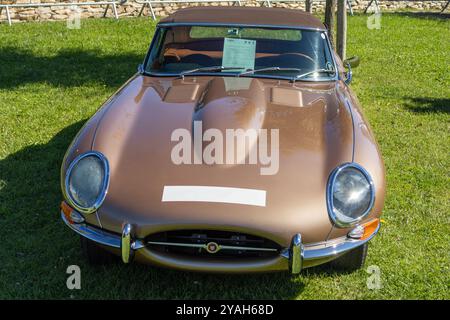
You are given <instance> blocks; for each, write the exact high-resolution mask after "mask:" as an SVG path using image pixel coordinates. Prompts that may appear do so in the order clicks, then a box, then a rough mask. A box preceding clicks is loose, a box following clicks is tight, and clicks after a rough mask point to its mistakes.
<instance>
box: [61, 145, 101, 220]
mask: <svg viewBox="0 0 450 320" xmlns="http://www.w3.org/2000/svg"><path fill="white" fill-rule="evenodd" d="M89 156H95V157H97V158H98V159H100V160H101V161H102V163H103V168H104V170H105V172H104V177H103V183H102V189H101V191H100V194H99V195H98V197H97V199H96V201H95V203H94V204H93V205H92V206H91V207H89V208H83V207H81V206H79V205H78V204H77V203H76V202H75V201H74V200H73V199H72V197H71V196H70V194H69V192H68V190H69V178H70V174H71V172H72V170H73V168H74V167H75V165H76V164H77V163H78V162H79V161H80V160H82V159H83V158H86V157H89ZM108 187H109V163H108V159H106V157H105V156H104V155H103V154H102V153H101V152H98V151H88V152H85V153H82V154H80V155H78V156H77V157H76V158H75V159H74V160H73V161H72V163H71V164H70V165H69V167H68V168H67V170H66V174H65V178H64V188H63V195H64V198H65V199H66V200H67V202H68V203H69V205H70V206H71V207H73V208H75V209H76V210H77V211H79V212H81V213H86V214H89V213H93V212H95V211H96V210H97V209H98V208H100V206H101V205H102V203H103V201H104V200H105V198H106V194H107V193H108Z"/></svg>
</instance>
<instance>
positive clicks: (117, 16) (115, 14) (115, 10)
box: [112, 2, 119, 19]
mask: <svg viewBox="0 0 450 320" xmlns="http://www.w3.org/2000/svg"><path fill="white" fill-rule="evenodd" d="M112 6H113V12H114V17H115V18H116V19H119V15H118V14H117V8H116V3H115V2H113V5H112Z"/></svg>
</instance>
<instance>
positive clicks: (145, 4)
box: [138, 2, 148, 17]
mask: <svg viewBox="0 0 450 320" xmlns="http://www.w3.org/2000/svg"><path fill="white" fill-rule="evenodd" d="M147 5H148V3H147V2H145V3H144V4H143V5H142V8H141V11H139V15H138V17H140V16H141V15H142V13H143V12H144V9H145V6H147Z"/></svg>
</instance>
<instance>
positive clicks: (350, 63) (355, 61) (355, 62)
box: [344, 56, 359, 84]
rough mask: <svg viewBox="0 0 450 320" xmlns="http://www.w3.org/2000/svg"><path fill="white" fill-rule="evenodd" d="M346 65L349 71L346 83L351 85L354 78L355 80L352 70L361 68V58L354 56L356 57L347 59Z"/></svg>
mask: <svg viewBox="0 0 450 320" xmlns="http://www.w3.org/2000/svg"><path fill="white" fill-rule="evenodd" d="M344 65H345V66H346V67H347V69H348V71H347V74H346V79H345V83H346V84H350V83H351V82H352V78H353V72H352V68H356V67H357V66H359V57H358V56H354V57H351V58H348V59H345V60H344Z"/></svg>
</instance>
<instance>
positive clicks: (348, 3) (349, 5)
mask: <svg viewBox="0 0 450 320" xmlns="http://www.w3.org/2000/svg"><path fill="white" fill-rule="evenodd" d="M347 5H348V10H349V11H350V14H351V15H353V8H352V0H347Z"/></svg>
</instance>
